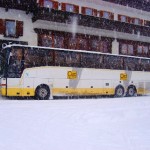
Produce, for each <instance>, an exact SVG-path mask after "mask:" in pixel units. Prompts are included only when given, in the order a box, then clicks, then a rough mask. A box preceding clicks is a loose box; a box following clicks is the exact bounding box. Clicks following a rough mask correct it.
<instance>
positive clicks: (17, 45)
mask: <svg viewBox="0 0 150 150" xmlns="http://www.w3.org/2000/svg"><path fill="white" fill-rule="evenodd" d="M13 46H14V47H15V46H16V47H30V48H40V49H49V50H50V49H51V50H59V51H67V52H70V51H71V52H80V53H88V54H102V55H110V56H121V57H129V58H140V59H148V60H149V59H150V58H148V57H139V56H128V55H120V54H110V53H102V52H96V51H87V50H73V49H65V48H54V47H44V46H31V45H21V44H10V45H7V46H5V47H4V48H3V49H6V48H8V47H13Z"/></svg>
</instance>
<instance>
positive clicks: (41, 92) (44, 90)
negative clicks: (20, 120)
mask: <svg viewBox="0 0 150 150" xmlns="http://www.w3.org/2000/svg"><path fill="white" fill-rule="evenodd" d="M49 97H50V89H49V87H48V86H47V85H40V86H38V87H37V88H36V90H35V99H38V100H48V99H49Z"/></svg>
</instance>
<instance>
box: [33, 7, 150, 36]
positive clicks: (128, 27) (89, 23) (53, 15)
mask: <svg viewBox="0 0 150 150" xmlns="http://www.w3.org/2000/svg"><path fill="white" fill-rule="evenodd" d="M74 19H75V20H76V22H77V24H78V25H79V26H84V27H91V28H97V29H104V30H110V31H116V32H122V33H129V34H132V35H137V36H147V37H150V27H146V26H140V25H135V24H129V23H125V22H120V21H114V20H108V19H105V18H99V17H94V16H87V15H82V14H75V13H70V12H64V11H61V10H53V9H48V8H39V9H37V11H36V12H35V13H34V15H33V18H32V21H33V22H35V21H37V20H46V21H52V22H59V23H65V24H72V23H74Z"/></svg>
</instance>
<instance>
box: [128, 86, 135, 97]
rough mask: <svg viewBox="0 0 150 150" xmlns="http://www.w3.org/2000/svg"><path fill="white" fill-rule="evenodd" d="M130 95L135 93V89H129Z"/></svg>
mask: <svg viewBox="0 0 150 150" xmlns="http://www.w3.org/2000/svg"><path fill="white" fill-rule="evenodd" d="M129 95H131V96H132V95H134V90H133V89H132V88H130V89H129Z"/></svg>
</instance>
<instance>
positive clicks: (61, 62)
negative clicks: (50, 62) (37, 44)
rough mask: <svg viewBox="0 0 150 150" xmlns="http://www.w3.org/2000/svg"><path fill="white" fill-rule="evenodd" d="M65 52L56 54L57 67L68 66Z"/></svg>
mask: <svg viewBox="0 0 150 150" xmlns="http://www.w3.org/2000/svg"><path fill="white" fill-rule="evenodd" d="M65 54H66V53H65V52H64V51H56V52H55V64H56V66H66V56H65Z"/></svg>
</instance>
